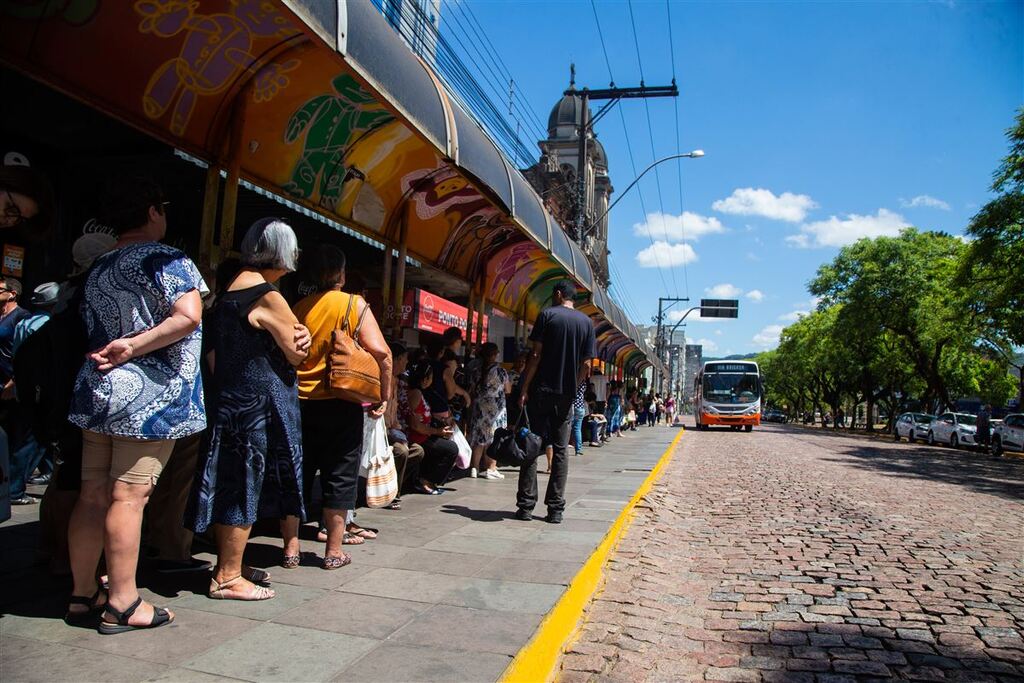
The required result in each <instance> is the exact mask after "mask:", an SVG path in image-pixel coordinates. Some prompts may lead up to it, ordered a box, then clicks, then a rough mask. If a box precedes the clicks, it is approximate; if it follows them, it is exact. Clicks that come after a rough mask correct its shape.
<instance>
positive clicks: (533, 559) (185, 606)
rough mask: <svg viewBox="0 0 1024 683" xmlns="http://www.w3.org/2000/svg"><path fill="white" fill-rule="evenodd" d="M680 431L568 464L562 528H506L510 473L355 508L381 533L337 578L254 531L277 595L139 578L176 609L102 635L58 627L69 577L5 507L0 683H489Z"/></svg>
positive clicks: (31, 515)
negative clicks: (40, 559)
mask: <svg viewBox="0 0 1024 683" xmlns="http://www.w3.org/2000/svg"><path fill="white" fill-rule="evenodd" d="M676 434H677V429H676V428H666V427H663V426H658V427H653V428H641V429H640V430H639V431H637V432H635V433H631V434H629V435H628V436H626V437H624V438H622V439H614V440H613V441H612V442H611V443H610V444H608V445H606V446H604V447H603V448H600V449H595V448H588V449H585V450H584V455H583V457H582V458H575V457H571V456H570V463H569V468H570V470H569V481H568V485H567V491H566V496H567V500H568V507H567V508H566V511H565V521H564V522H563V523H562V524H561V525H559V526H553V525H549V524H546V523H545V522H544V521H542V520H541V519H540V518H539V517H542V516H543V515H544V513H545V509H544V507H543V505H539V506H538V508H537V510H535V511H534V512H535V514H536V515H538V519H536V520H534V521H533V522H520V521H517V520H515V519H513V517H512V514H513V512H514V511H515V488H516V473H515V472H513V471H507V472H506V479H504V480H501V481H487V480H483V479H475V480H473V479H460V480H458V481H456V482H453V483H452V485H451V489H452V490H450V491H449V492H447V493H445V494H444V495H443V496H407V497H405V498H403V501H402V502H403V510H401V511H398V512H394V511H384V510H363V511H361V512H360V513H359V522H360V524H363V525H365V526H370V527H375V528H379V529H380V531H381V533H380V538H378V539H377V540H374V541H368V542H367V543H366V544H364V545H362V546H348V547H347V548H346V550H347V551H349V552H351V554H352V556H353V563H352V564H351V565H350V566H348V567H345V568H343V569H340V570H337V571H331V572H327V571H323V570H322V569H320V568H319V566H318V565H317V564H316V558H314V557H313V556H312V555H309V556H307V557H304V558H303V566H301V567H299V568H298V569H296V570H291V571H288V570H283V569H281V568H280V567H278V566H277V563H278V561H279V559H280V541H279V539H276V538H272V537H265V536H260V537H255V538H253V540H252V541H251V542H250V544H249V550H248V552H247V554H246V560H247V562H249V563H250V564H252V565H253V566H257V567H264V568H266V569H268V571H270V572H271V573H272V574H273V579H272V581H273V587H274V589H275V590H276V591H277V597H275V598H274V599H272V600H269V601H266V602H260V603H240V602H230V601H229V602H218V601H214V600H210V599H208V598H207V597H206V596H205V591H206V587H207V581H208V577H207V575H206V574H205V573H199V574H195V575H192V576H189V575H176V576H172V577H170V578H168V577H167V576H162V575H159V574H156V573H153V572H147V571H144V570H143V571H141V572H140V577H139V581H140V586H141V587H142V591H141V592H142V594H143V596H144V597H145V598H147V599H149V600H153V601H154V602H155V603H156V604H158V605H167V606H169V607H171V608H172V609H173V610H174V611H175V612H176V614H177V617H176V619H175V622H174V623H173V624H171V625H170V626H167V627H164V628H160V629H157V630H155V631H150V632H135V633H129V634H123V635H118V636H113V637H104V636H100V635H98V634H97V633H96V632H95V631H94V630H91V629H81V628H72V627H69V626H66V625H65V624H64V623H63V621H61V619H60V617H61V615H62V614H63V608H64V604H65V603H64V600H65V599H66V597H67V594H68V582H67V581H66V580H65V579H52V578H50V577H48V576H46V575H45V570H44V568H42V567H38V566H37V567H32V566H31V560H32V557H33V547H34V546H33V543H34V535H35V527H36V524H35V519H36V515H37V514H38V506H32V507H31V508H24V507H22V508H15V518H14V519H12V520H11V521H9V522H7V523H6V524H4V525H3V526H2V527H0V547H3V548H4V552H3V559H2V560H0V562H2V564H0V577H2V578H3V583H2V587H0V680H3V681H32V680H46V681H67V680H75V681H94V680H104V681H147V680H154V681H213V680H228V679H241V680H249V681H299V680H301V681H327V680H339V681H493V680H496V679H497V678H498V677H499V676H500V675H501V674H502V672H503V671H504V670H505V668H506V667H507V666H508V663H509V662H510V661H511V658H512V656H513V655H515V653H516V652H518V651H519V649H520V648H521V647H522V646H523V645H525V644H526V642H527V641H528V640H529V639H530V637H531V636H532V634H533V633H534V631H535V629H536V628H537V626H538V625H539V624H540V622H541V620H542V618H543V616H544V615H545V613H547V611H548V610H549V609H550V608H551V607H552V606H553V605H554V604H555V603H556V602H557V600H558V599H559V598H560V596H561V595H562V593H563V591H564V590H565V587H566V585H567V584H568V583H569V581H570V580H571V578H572V577H573V576H574V575H575V574H576V572H577V571H578V570H579V569H580V567H581V566H582V565H583V563H584V562H585V561H586V559H587V558H588V557H589V556H590V554H591V552H592V551H593V550H594V548H595V547H596V546H597V545H598V544H599V543H600V541H601V540H602V538H603V537H604V534H605V532H606V531H607V529H608V528H609V526H610V525H611V523H612V521H613V520H614V519H615V518H616V517H617V516H618V514H619V512H620V511H621V509H622V507H623V506H624V505H625V504H626V502H627V501H628V500H629V499H630V497H631V496H632V494H633V492H634V491H635V490H636V489H637V488H638V487H639V486H640V484H641V483H642V482H643V480H644V478H645V477H646V476H647V473H648V471H649V470H650V469H651V468H652V467H653V466H654V464H655V463H656V462H657V460H658V458H659V457H660V456H661V454H662V453H663V451H664V450H665V448H666V447H667V446H668V444H669V442H670V441H671V440H672V438H674V437H675V436H676ZM546 480H547V477H546V475H540V482H539V483H540V486H541V491H543V487H544V486H545V485H546ZM305 531H306V532H307V533H308V534H312V532H313V530H312V528H306V529H305ZM306 538H310V539H311V536H306ZM304 550H306V551H314V550H316V551H318V552H319V551H322V544H317V543H316V542H315V541H313V540H308V541H305V542H304ZM201 557H205V558H206V559H212V558H211V557H210V556H201Z"/></svg>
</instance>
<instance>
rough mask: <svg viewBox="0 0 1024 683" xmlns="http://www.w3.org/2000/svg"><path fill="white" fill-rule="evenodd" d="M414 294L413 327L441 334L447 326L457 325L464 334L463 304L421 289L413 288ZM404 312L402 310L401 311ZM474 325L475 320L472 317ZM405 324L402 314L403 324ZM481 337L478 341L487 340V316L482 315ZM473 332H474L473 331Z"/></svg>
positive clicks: (465, 313) (464, 309) (464, 315)
mask: <svg viewBox="0 0 1024 683" xmlns="http://www.w3.org/2000/svg"><path fill="white" fill-rule="evenodd" d="M414 294H415V300H414V301H415V306H414V312H415V318H414V320H415V323H414V325H413V326H414V327H415V328H416V329H418V330H424V331H426V332H434V333H435V334H443V333H444V331H445V330H447V329H448V328H449V327H457V328H459V329H460V330H462V333H463V335H464V336H465V334H466V316H467V311H466V307H465V306H459V305H458V304H456V303H453V302H451V301H448V299H442V298H441V297H439V296H437V295H436V294H431V293H430V292H427V291H425V290H422V289H417V290H414ZM403 313H404V312H403ZM473 322H474V325H475V324H476V320H475V319H474V321H473ZM404 324H405V320H404V315H403V325H404ZM483 332H484V335H483V339H482V340H480V341H487V316H486V315H485V316H484V320H483ZM474 334H476V332H475V331H474Z"/></svg>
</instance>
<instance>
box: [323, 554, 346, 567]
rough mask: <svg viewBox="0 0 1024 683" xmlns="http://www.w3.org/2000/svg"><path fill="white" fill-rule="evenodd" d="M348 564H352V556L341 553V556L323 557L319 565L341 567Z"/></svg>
mask: <svg viewBox="0 0 1024 683" xmlns="http://www.w3.org/2000/svg"><path fill="white" fill-rule="evenodd" d="M350 564H352V556H351V555H346V554H345V553H342V554H341V557H336V556H334V555H328V556H326V557H324V561H323V564H321V565H320V566H321V567H322V568H323V569H341V568H342V567H345V566H348V565H350Z"/></svg>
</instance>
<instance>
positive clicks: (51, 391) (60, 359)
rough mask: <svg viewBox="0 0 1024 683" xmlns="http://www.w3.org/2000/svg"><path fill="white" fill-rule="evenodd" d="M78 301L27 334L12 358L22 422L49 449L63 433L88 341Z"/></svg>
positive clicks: (74, 300) (74, 301)
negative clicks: (23, 421)
mask: <svg viewBox="0 0 1024 683" xmlns="http://www.w3.org/2000/svg"><path fill="white" fill-rule="evenodd" d="M78 301H79V299H78V297H74V298H73V299H72V301H71V302H69V305H68V306H67V307H66V308H65V309H64V310H62V311H61V312H60V313H56V314H54V315H53V316H52V317H51V318H50V319H49V320H48V321H46V323H45V324H44V325H43V326H42V327H40V328H39V329H38V330H36V331H35V332H33V333H32V334H30V335H29V336H28V337H27V338H26V339H25V341H24V342H22V344H21V346H20V347H18V352H17V353H16V354H15V355H14V384H15V387H16V388H17V391H18V404H19V409H20V412H21V416H22V419H24V420H25V422H26V424H27V426H28V427H29V428H30V429H31V430H32V434H33V435H34V436H35V437H36V440H37V441H38V442H39V443H40V444H42V445H44V446H49V445H52V444H54V443H56V442H57V441H59V440H60V439H61V437H62V435H63V434H64V432H65V430H66V425H67V419H68V409H69V408H70V406H71V395H72V393H73V391H74V388H75V378H76V377H77V376H78V371H79V370H80V369H81V367H82V363H83V362H84V361H85V354H86V351H87V350H88V348H87V347H88V341H87V335H86V331H85V323H84V322H83V321H82V316H81V314H80V312H79V310H78Z"/></svg>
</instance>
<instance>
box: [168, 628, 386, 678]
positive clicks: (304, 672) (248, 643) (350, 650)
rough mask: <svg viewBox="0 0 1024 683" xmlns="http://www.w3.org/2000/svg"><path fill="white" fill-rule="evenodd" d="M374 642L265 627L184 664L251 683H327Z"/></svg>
mask: <svg viewBox="0 0 1024 683" xmlns="http://www.w3.org/2000/svg"><path fill="white" fill-rule="evenodd" d="M376 644H377V641H376V640H371V639H369V638H359V637H356V636H350V635H343V634H340V633H329V632H327V631H315V630H312V629H307V628H298V627H296V626H284V625H282V624H261V625H260V626H258V627H256V628H255V629H253V630H252V631H250V632H249V633H247V634H246V635H245V636H243V637H241V638H235V639H233V640H229V641H228V642H226V643H223V644H221V645H218V646H217V647H215V648H213V649H212V650H209V651H207V652H206V653H204V654H202V655H199V656H198V657H195V658H193V659H191V660H190V661H188V662H187V663H186V664H185V666H186V667H187V668H189V669H196V670H198V671H203V672H206V673H211V674H218V675H222V676H235V677H238V678H243V679H246V680H250V681H326V680H330V679H332V678H333V677H334V676H336V675H337V674H338V672H340V671H341V670H342V669H344V668H345V667H346V666H348V665H350V664H351V663H352V662H354V661H356V660H357V659H358V658H359V657H361V656H362V655H364V654H365V653H367V652H369V651H370V650H371V649H373V647H374V646H375V645H376Z"/></svg>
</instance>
